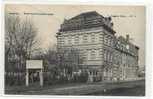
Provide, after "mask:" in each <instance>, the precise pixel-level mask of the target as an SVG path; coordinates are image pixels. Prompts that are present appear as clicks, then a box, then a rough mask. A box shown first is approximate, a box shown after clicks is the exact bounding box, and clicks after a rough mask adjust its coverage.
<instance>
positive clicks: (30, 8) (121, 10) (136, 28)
mask: <svg viewBox="0 0 153 99" xmlns="http://www.w3.org/2000/svg"><path fill="white" fill-rule="evenodd" d="M145 10H146V9H145V7H144V6H120V5H119V6H117V5H115V6H109V5H107V6H106V5H46V4H45V5H38V4H33V5H30V4H28V5H26V4H25V5H23V4H18V5H17V4H7V5H5V11H6V12H8V13H19V15H20V17H21V18H23V19H25V18H28V19H31V20H32V21H33V23H34V25H35V27H36V28H37V29H38V35H37V38H39V40H40V46H41V48H44V49H47V48H48V47H50V46H53V45H54V44H56V41H57V40H56V33H57V32H58V30H59V29H60V25H61V24H62V23H63V21H64V19H70V18H72V17H74V16H76V15H78V14H80V13H83V12H88V11H96V12H98V13H99V14H101V15H103V16H105V17H107V16H115V17H112V22H113V23H114V30H115V31H116V36H124V37H125V36H126V34H129V35H130V38H131V42H132V43H134V44H135V45H137V46H138V47H139V48H140V50H139V65H140V66H144V65H145V32H146V12H145ZM24 13H30V14H28V15H27V14H26V15H25V14H24ZM31 13H33V14H31Z"/></svg>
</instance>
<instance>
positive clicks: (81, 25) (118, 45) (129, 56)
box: [57, 11, 139, 81]
mask: <svg viewBox="0 0 153 99" xmlns="http://www.w3.org/2000/svg"><path fill="white" fill-rule="evenodd" d="M115 34H116V32H115V31H114V30H113V22H112V19H111V17H104V16H102V15H100V14H98V13H97V12H96V11H92V12H86V13H81V14H79V15H77V16H75V17H72V18H71V19H69V20H64V22H63V24H61V28H60V30H59V32H58V33H57V49H58V51H59V50H62V49H65V48H67V49H71V48H73V49H77V50H79V52H80V56H81V57H83V59H84V60H83V63H82V64H80V65H81V66H82V68H83V69H85V70H87V71H88V74H89V78H91V79H89V80H90V81H99V80H125V79H130V78H131V79H132V78H135V75H134V74H135V71H136V68H137V66H138V50H139V48H138V47H137V46H135V45H133V44H132V43H130V41H129V40H127V39H125V38H124V37H118V38H117V37H116V36H115ZM129 71H130V72H129Z"/></svg>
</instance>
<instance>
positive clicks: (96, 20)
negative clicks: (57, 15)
mask: <svg viewBox="0 0 153 99" xmlns="http://www.w3.org/2000/svg"><path fill="white" fill-rule="evenodd" d="M112 26H113V23H112V22H111V17H103V16H102V15H100V14H99V13H97V12H96V11H90V12H85V13H81V14H79V15H77V16H74V17H72V18H70V19H69V20H64V22H63V24H62V25H61V29H60V31H72V30H81V29H88V28H94V27H103V28H105V29H106V30H107V31H109V32H110V33H113V34H114V33H115V31H114V30H113V29H112Z"/></svg>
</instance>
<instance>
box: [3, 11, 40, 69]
mask: <svg viewBox="0 0 153 99" xmlns="http://www.w3.org/2000/svg"><path fill="white" fill-rule="evenodd" d="M36 35H37V28H35V27H34V24H33V22H32V21H31V20H30V19H25V20H21V18H20V17H19V16H16V15H14V16H13V15H9V14H6V16H5V63H6V64H5V66H6V69H9V68H10V66H9V64H11V62H14V63H15V67H14V68H17V69H22V70H23V68H25V60H26V59H30V57H31V55H32V52H33V51H35V50H38V49H39V48H36V45H37V44H38V40H36Z"/></svg>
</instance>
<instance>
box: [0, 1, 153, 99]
mask: <svg viewBox="0 0 153 99" xmlns="http://www.w3.org/2000/svg"><path fill="white" fill-rule="evenodd" d="M4 4H62V5H67V4H75V5H91V4H92V5H144V6H146V36H145V39H146V44H145V45H146V49H145V52H146V61H145V62H146V71H147V73H146V96H145V97H133V96H132V97H131V96H130V97H123V96H58V95H54V96H51V95H4V93H3V92H4V90H3V89H4V76H3V75H4ZM1 5H2V7H1V8H2V9H1V11H2V14H1V16H2V18H1V21H2V24H1V25H2V26H1V28H2V29H1V32H2V33H0V40H1V42H0V78H1V79H2V80H1V81H2V82H1V86H0V89H1V90H0V91H1V93H2V95H3V96H7V98H12V97H13V98H24V97H26V98H29V99H30V98H44V97H45V98H65V99H66V98H91V99H92V98H97V99H101V98H105V99H110V98H113V99H123V98H124V99H129V98H130V99H136V98H140V99H146V98H147V99H148V98H150V99H151V96H152V94H153V93H152V91H151V90H152V84H151V82H153V81H152V80H153V79H152V78H151V77H153V75H152V72H153V71H152V66H153V64H152V59H153V57H152V54H153V53H152V44H151V43H152V41H153V40H152V39H151V38H152V36H153V35H152V33H153V28H152V25H153V23H152V21H153V20H152V18H153V15H152V4H151V1H149V0H148V2H146V1H145V0H135V1H134V0H128V1H124V2H123V0H116V1H113V0H96V1H94V0H85V1H81V0H75V1H72V0H35V1H34V0H23V1H20V0H5V1H3V2H2V4H1ZM140 57H141V56H140ZM16 96H18V97H16ZM23 96H24V97H23Z"/></svg>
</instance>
